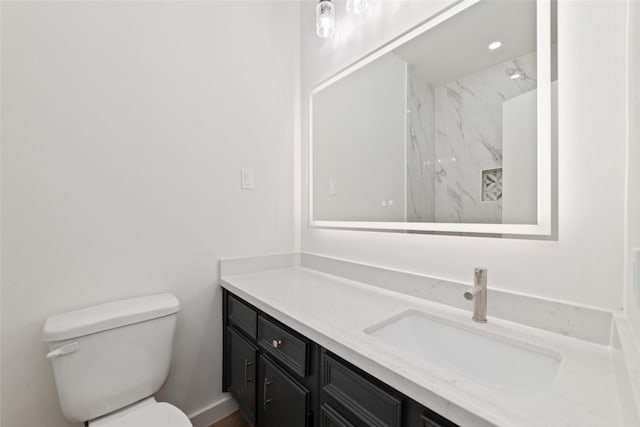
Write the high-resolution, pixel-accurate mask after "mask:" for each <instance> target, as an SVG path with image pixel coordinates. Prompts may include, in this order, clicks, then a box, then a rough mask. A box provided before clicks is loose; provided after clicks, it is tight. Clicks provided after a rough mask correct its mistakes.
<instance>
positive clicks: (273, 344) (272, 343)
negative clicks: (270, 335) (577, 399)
mask: <svg viewBox="0 0 640 427" xmlns="http://www.w3.org/2000/svg"><path fill="white" fill-rule="evenodd" d="M271 345H272V346H273V348H278V347H280V346H281V345H282V340H273V341H271Z"/></svg>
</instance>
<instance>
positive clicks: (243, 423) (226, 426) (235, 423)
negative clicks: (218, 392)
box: [211, 411, 252, 427]
mask: <svg viewBox="0 0 640 427" xmlns="http://www.w3.org/2000/svg"><path fill="white" fill-rule="evenodd" d="M211 427H252V426H251V424H249V421H247V420H245V419H244V416H243V415H242V413H241V412H240V411H236V412H234V413H233V414H231V415H229V416H228V417H225V418H223V419H221V420H220V421H218V422H217V423H215V424H214V425H212V426H211Z"/></svg>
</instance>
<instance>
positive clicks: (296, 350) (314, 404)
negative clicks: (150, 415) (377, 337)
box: [223, 290, 456, 427]
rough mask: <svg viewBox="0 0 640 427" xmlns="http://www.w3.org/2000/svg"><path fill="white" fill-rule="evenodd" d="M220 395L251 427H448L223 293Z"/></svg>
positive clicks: (302, 338) (364, 375) (451, 426)
mask: <svg viewBox="0 0 640 427" xmlns="http://www.w3.org/2000/svg"><path fill="white" fill-rule="evenodd" d="M223 301H224V302H223V304H224V305H223V313H224V314H223V315H224V325H225V335H224V389H225V391H229V392H231V394H232V395H233V397H234V398H235V399H236V401H237V402H238V404H239V405H240V408H241V410H242V411H243V413H244V414H245V416H246V417H247V418H248V419H249V420H251V421H252V422H253V423H254V425H256V426H267V427H268V426H273V427H276V426H300V427H303V426H324V427H348V426H388V427H453V426H455V425H456V424H454V423H453V422H451V421H448V420H446V419H445V418H443V417H441V416H439V415H438V414H436V413H435V412H433V411H431V410H429V409H428V408H426V407H424V406H423V405H420V404H419V403H417V402H415V401H413V400H412V399H410V398H408V397H407V396H404V395H403V394H402V393H400V392H398V391H397V390H394V389H393V388H391V387H389V386H388V385H386V384H384V383H382V382H381V381H379V380H378V379H376V378H375V377H373V376H371V375H369V374H368V373H366V372H364V371H363V370H362V369H359V368H357V367H356V366H354V365H352V364H351V363H349V362H347V361H346V360H344V359H342V358H340V357H339V356H337V355H335V354H333V353H331V352H330V351H329V350H327V349H326V348H323V347H321V346H319V345H318V344H316V343H315V342H313V341H311V340H310V339H308V338H307V337H305V336H304V335H301V334H300V333H298V332H297V331H295V330H293V329H291V328H289V327H287V326H286V325H284V324H283V323H281V322H279V321H278V320H277V319H275V318H273V317H272V316H269V315H268V314H266V313H264V312H262V311H260V310H259V309H257V308H256V307H254V306H252V305H251V304H249V303H247V302H246V301H243V300H242V299H240V298H239V297H238V296H237V295H234V294H233V293H231V292H229V291H227V290H225V291H224V296H223Z"/></svg>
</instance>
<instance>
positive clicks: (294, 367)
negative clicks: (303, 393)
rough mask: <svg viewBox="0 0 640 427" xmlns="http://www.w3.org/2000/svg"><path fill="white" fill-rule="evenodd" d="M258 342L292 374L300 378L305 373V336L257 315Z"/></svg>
mask: <svg viewBox="0 0 640 427" xmlns="http://www.w3.org/2000/svg"><path fill="white" fill-rule="evenodd" d="M258 344H259V345H260V347H262V349H263V350H264V351H265V352H266V353H269V354H270V355H271V356H273V357H274V358H275V359H277V360H278V361H279V362H281V363H282V364H283V365H284V366H285V367H287V368H289V369H290V370H291V371H292V372H293V373H294V374H297V375H299V376H300V377H301V378H304V377H305V376H306V375H307V360H308V349H309V340H307V339H306V338H303V337H302V336H299V335H297V334H294V333H293V332H290V331H288V330H286V329H285V328H284V327H282V326H280V325H278V324H276V323H275V322H272V321H270V320H269V319H266V318H264V317H262V316H259V317H258Z"/></svg>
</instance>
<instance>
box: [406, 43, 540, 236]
mask: <svg viewBox="0 0 640 427" xmlns="http://www.w3.org/2000/svg"><path fill="white" fill-rule="evenodd" d="M407 80H408V85H407V87H408V94H407V104H408V113H407V128H408V131H407V146H408V147H407V175H408V179H407V183H408V185H407V201H408V204H407V208H408V212H407V220H408V221H423V222H424V221H435V222H468V223H501V222H502V200H501V198H498V199H497V200H486V201H485V200H483V199H482V182H483V181H482V171H483V170H487V169H497V168H501V167H502V166H503V165H502V104H503V103H504V101H506V100H509V99H511V98H513V97H516V96H518V95H521V94H523V93H526V92H529V91H531V90H534V89H535V88H536V86H537V81H536V53H535V52H532V53H529V54H527V55H524V56H521V57H519V58H516V59H513V60H510V61H507V62H504V63H502V64H499V65H496V66H493V67H490V68H487V69H485V70H481V71H478V72H475V73H473V74H470V75H468V76H464V77H461V78H458V79H456V80H454V81H451V82H448V83H445V84H442V85H439V86H437V87H432V86H431V85H430V84H429V83H428V82H422V81H420V80H419V79H418V78H417V77H416V76H415V75H414V73H412V72H411V68H410V67H409V71H408V79H407ZM425 159H426V161H425ZM425 165H426V166H429V167H428V168H425Z"/></svg>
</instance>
